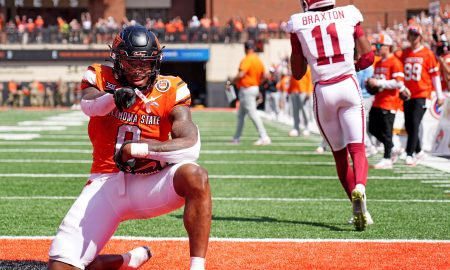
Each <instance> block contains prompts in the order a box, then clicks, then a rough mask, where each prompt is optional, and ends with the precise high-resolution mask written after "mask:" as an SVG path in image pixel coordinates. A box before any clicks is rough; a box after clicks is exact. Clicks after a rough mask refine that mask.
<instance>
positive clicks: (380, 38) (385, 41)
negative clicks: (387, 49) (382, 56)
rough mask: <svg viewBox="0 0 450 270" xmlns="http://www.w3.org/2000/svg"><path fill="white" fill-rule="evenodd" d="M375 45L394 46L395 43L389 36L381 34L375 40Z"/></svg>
mask: <svg viewBox="0 0 450 270" xmlns="http://www.w3.org/2000/svg"><path fill="white" fill-rule="evenodd" d="M375 43H378V44H383V45H386V46H392V45H394V41H393V40H392V38H391V37H390V36H389V35H388V34H383V33H382V34H379V35H378V37H377V38H376V39H375Z"/></svg>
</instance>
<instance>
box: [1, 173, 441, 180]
mask: <svg viewBox="0 0 450 270" xmlns="http://www.w3.org/2000/svg"><path fill="white" fill-rule="evenodd" d="M13 177H20V178H87V177H89V174H75V173H73V174H52V173H37V174H34V173H1V174H0V178H13ZM440 177H445V178H446V177H447V176H442V175H440ZM209 178H210V179H212V180H214V179H255V180H261V179H268V180H312V179H314V180H336V179H338V178H337V176H318V175H311V176H308V175H283V176H280V175H245V174H242V175H215V174H211V175H209ZM427 178H439V175H432V176H428V175H427V176H425V175H419V176H415V177H414V176H412V175H411V176H369V178H368V179H369V180H401V181H405V180H421V179H427Z"/></svg>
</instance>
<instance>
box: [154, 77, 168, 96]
mask: <svg viewBox="0 0 450 270" xmlns="http://www.w3.org/2000/svg"><path fill="white" fill-rule="evenodd" d="M155 87H156V90H158V91H159V92H161V93H164V92H167V91H168V90H169V89H170V81H169V80H166V79H162V80H159V81H158V82H157V83H156V85H155Z"/></svg>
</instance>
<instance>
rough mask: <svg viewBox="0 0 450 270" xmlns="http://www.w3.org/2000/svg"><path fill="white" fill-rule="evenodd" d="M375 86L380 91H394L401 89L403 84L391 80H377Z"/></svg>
mask: <svg viewBox="0 0 450 270" xmlns="http://www.w3.org/2000/svg"><path fill="white" fill-rule="evenodd" d="M377 86H378V87H380V88H382V89H386V90H394V89H398V88H401V87H402V86H403V82H402V81H397V80H396V79H392V80H384V79H380V80H377Z"/></svg>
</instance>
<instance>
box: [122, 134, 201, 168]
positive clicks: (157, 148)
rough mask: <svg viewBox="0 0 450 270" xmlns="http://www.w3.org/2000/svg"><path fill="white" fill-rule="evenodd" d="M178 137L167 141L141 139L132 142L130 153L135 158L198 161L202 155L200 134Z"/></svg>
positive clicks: (170, 161)
mask: <svg viewBox="0 0 450 270" xmlns="http://www.w3.org/2000/svg"><path fill="white" fill-rule="evenodd" d="M197 135H198V136H196V137H195V141H194V143H193V144H192V141H193V140H192V139H191V138H189V139H188V138H178V139H172V140H168V141H166V142H158V141H155V140H146V141H140V142H137V143H131V144H130V155H131V157H135V158H148V159H156V160H159V161H164V162H169V163H178V162H181V161H196V160H197V159H198V157H199V156H200V146H201V143H200V136H199V134H198V133H197Z"/></svg>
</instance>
